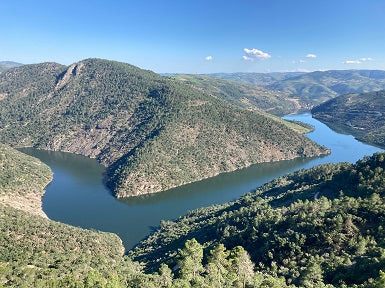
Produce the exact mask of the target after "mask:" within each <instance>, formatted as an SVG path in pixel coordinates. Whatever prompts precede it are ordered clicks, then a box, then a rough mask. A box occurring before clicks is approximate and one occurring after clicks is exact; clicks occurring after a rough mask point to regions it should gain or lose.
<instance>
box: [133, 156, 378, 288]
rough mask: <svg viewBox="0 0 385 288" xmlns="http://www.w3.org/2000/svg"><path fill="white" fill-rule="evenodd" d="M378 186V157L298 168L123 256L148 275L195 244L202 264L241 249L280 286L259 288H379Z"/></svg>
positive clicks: (166, 229) (170, 226) (166, 228)
mask: <svg viewBox="0 0 385 288" xmlns="http://www.w3.org/2000/svg"><path fill="white" fill-rule="evenodd" d="M384 187H385V154H383V153H382V154H381V153H377V154H374V155H373V156H372V157H367V158H364V159H362V160H359V161H358V162H357V163H356V164H350V163H339V164H325V165H320V166H316V167H314V168H311V169H308V170H301V171H298V172H295V173H293V174H291V175H288V176H283V177H280V178H278V179H275V180H273V181H272V182H270V183H268V184H266V185H264V186H262V187H261V188H259V189H258V190H256V191H255V192H253V193H249V194H246V195H245V196H243V197H241V198H239V199H238V200H236V201H234V202H230V203H226V204H223V205H216V206H212V207H208V208H201V209H198V210H195V211H192V212H190V213H188V214H187V215H185V216H182V217H180V218H179V219H177V220H176V221H175V222H172V221H163V222H162V223H161V226H160V228H159V229H158V230H157V231H156V232H155V233H154V234H153V235H151V236H149V237H148V238H147V239H146V240H144V241H142V242H141V243H140V244H139V245H138V246H137V247H136V248H135V249H134V250H133V251H132V252H131V257H133V258H134V259H135V260H137V261H141V262H143V263H145V264H146V265H148V266H147V267H148V269H149V270H151V269H154V268H155V267H157V266H158V265H160V263H167V264H168V265H169V266H170V267H173V265H175V263H176V261H175V259H176V258H175V257H176V256H177V255H178V254H179V255H180V251H181V250H180V249H185V248H184V247H185V243H187V242H186V241H192V240H191V239H195V240H193V241H196V242H197V243H200V245H201V247H202V249H203V251H206V252H204V253H205V254H204V259H207V258H208V259H210V257H212V256H210V255H212V254H210V253H209V252H208V251H210V250H211V249H217V250H218V247H222V246H223V245H224V247H226V248H227V249H233V248H234V247H239V245H240V246H241V247H243V248H244V249H245V250H246V251H248V252H249V254H250V257H251V260H252V262H253V263H254V264H255V270H256V271H257V272H258V273H261V274H263V275H272V276H274V277H275V278H278V279H281V281H282V283H281V284H279V285H278V284H276V285H277V286H274V285H272V284H270V285H266V286H263V285H262V287H285V286H286V284H291V285H294V286H293V287H383V286H382V285H383V284H382V285H381V284H380V283H383V282H381V281H383V280H384V279H385V274H384V273H383V272H382V271H384V269H385V258H384V253H385V241H384V239H385V238H384V236H385V235H384V233H385V232H384V229H383V227H384V225H385V212H384V211H385V188H384ZM221 245H222V246H221ZM215 247H217V248H215ZM219 250H220V249H219ZM178 251H179V252H178ZM222 251H223V250H222ZM211 253H212V252H211ZM205 257H207V258H205ZM222 259H223V260H222V263H223V265H225V264H224V263H226V262H225V260H224V258H222ZM245 265H246V264H245ZM381 270H382V271H381ZM376 278H377V279H379V278H380V279H382V280H380V279H379V280H378V281H377V283H376V281H374V280H373V279H376ZM325 285H331V286H325ZM257 287H259V286H257Z"/></svg>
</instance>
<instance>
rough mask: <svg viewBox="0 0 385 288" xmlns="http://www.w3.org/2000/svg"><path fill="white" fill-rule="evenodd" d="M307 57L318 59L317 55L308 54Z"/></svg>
mask: <svg viewBox="0 0 385 288" xmlns="http://www.w3.org/2000/svg"><path fill="white" fill-rule="evenodd" d="M305 57H306V58H317V55H315V54H307V55H306V56H305Z"/></svg>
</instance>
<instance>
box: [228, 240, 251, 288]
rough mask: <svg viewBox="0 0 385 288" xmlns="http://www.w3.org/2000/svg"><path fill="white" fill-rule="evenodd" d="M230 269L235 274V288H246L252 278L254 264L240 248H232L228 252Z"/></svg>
mask: <svg viewBox="0 0 385 288" xmlns="http://www.w3.org/2000/svg"><path fill="white" fill-rule="evenodd" d="M230 262H231V269H232V271H233V272H234V273H235V274H236V287H243V288H244V287H246V285H247V284H251V283H252V281H253V277H254V263H253V262H251V259H250V255H249V253H247V251H246V250H245V249H244V248H243V247H242V246H236V247H234V248H233V249H232V250H231V252H230Z"/></svg>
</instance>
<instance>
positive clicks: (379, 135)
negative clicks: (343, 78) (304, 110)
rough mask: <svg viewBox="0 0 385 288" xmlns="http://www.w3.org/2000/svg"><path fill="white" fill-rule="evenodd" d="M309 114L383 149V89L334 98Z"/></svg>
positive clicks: (384, 107) (384, 131) (384, 138)
mask: <svg viewBox="0 0 385 288" xmlns="http://www.w3.org/2000/svg"><path fill="white" fill-rule="evenodd" d="M312 115H313V117H314V118H316V119H318V120H320V121H322V122H324V123H325V124H327V125H329V126H330V127H332V128H333V129H335V130H337V131H341V132H343V133H348V134H352V135H353V136H354V137H356V138H357V139H359V140H360V141H364V142H367V143H371V144H373V145H377V146H379V147H382V148H385V117H384V115H385V90H382V91H378V92H370V93H362V94H346V95H342V96H339V97H336V98H334V99H332V100H329V101H327V102H325V103H322V104H321V105H319V106H317V107H314V108H313V109H312Z"/></svg>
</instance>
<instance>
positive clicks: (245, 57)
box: [242, 56, 254, 61]
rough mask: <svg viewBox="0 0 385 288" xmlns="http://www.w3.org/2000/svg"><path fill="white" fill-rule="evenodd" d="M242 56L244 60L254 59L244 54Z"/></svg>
mask: <svg viewBox="0 0 385 288" xmlns="http://www.w3.org/2000/svg"><path fill="white" fill-rule="evenodd" d="M242 58H243V60H246V61H254V59H253V58H251V57H247V56H242Z"/></svg>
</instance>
